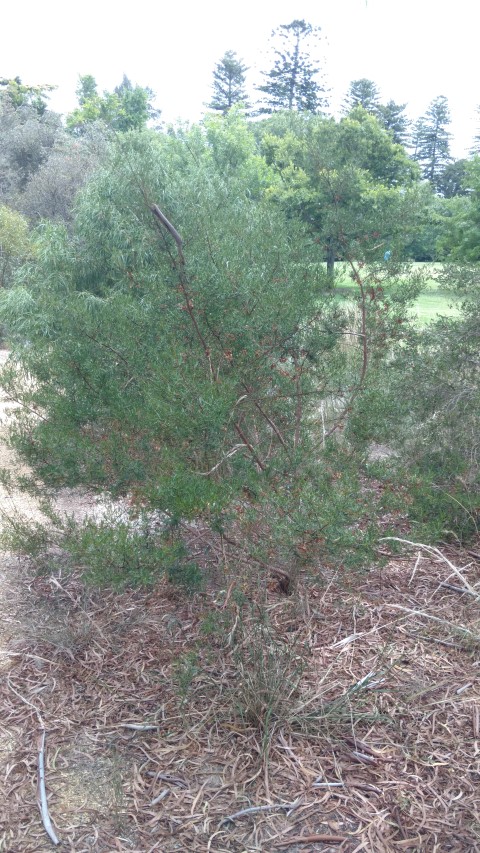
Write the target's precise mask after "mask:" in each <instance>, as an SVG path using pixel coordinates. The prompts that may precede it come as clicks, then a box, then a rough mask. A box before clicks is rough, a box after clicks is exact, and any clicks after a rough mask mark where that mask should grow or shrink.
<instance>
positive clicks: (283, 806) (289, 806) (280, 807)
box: [219, 799, 301, 826]
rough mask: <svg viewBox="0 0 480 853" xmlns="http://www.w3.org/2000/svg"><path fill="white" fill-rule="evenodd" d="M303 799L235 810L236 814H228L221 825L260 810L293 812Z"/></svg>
mask: <svg viewBox="0 0 480 853" xmlns="http://www.w3.org/2000/svg"><path fill="white" fill-rule="evenodd" d="M300 803H301V800H300V799H298V800H295V802H294V803H272V805H267V806H251V807H250V808H248V809H242V810H241V811H239V812H235V814H231V815H228V817H224V818H223V820H221V821H220V824H219V825H220V826H224V825H225V824H226V823H235V821H236V820H237V818H239V817H245V815H251V814H257V813H258V812H271V811H283V812H292V811H294V809H297V808H298V806H299V805H300Z"/></svg>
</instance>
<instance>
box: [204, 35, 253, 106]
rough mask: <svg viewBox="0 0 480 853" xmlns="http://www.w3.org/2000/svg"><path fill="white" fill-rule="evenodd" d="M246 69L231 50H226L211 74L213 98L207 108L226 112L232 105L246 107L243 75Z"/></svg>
mask: <svg viewBox="0 0 480 853" xmlns="http://www.w3.org/2000/svg"><path fill="white" fill-rule="evenodd" d="M247 71H248V68H247V66H246V65H244V63H243V62H242V61H241V60H240V59H239V58H238V57H237V54H236V53H235V51H233V50H227V52H226V53H225V54H224V55H223V57H222V58H221V60H220V62H218V63H217V65H216V66H215V70H214V72H213V85H212V89H213V97H212V100H211V101H210V103H209V104H208V106H209V107H210V109H212V110H218V111H220V112H222V113H225V112H227V110H229V109H230V108H231V107H233V105H234V104H238V103H243V104H245V105H247V94H246V91H245V74H246V72H247Z"/></svg>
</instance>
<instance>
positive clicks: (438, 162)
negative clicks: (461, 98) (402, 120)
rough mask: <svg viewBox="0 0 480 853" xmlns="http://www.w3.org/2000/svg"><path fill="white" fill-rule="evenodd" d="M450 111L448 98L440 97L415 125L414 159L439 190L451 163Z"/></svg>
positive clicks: (425, 176)
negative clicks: (444, 172) (442, 178)
mask: <svg viewBox="0 0 480 853" xmlns="http://www.w3.org/2000/svg"><path fill="white" fill-rule="evenodd" d="M449 124H450V110H449V107H448V101H447V98H446V97H445V96H444V95H440V96H439V97H438V98H435V100H433V101H432V103H431V104H430V106H429V108H428V110H427V111H426V113H425V115H424V116H422V118H420V119H419V121H418V122H417V123H416V125H415V153H414V155H413V156H414V159H415V160H417V161H418V163H419V164H420V167H421V169H422V173H423V177H424V178H427V180H429V181H430V182H431V184H432V185H433V186H434V187H435V189H438V188H439V183H440V181H441V176H442V173H443V170H444V169H445V166H447V165H448V163H449V162H450V161H451V159H452V158H451V156H450V136H451V134H450V133H449V131H448V129H447V128H448V125H449Z"/></svg>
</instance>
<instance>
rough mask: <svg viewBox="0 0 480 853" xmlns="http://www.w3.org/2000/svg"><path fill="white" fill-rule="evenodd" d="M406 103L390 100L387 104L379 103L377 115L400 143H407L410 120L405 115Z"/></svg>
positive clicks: (394, 139)
mask: <svg viewBox="0 0 480 853" xmlns="http://www.w3.org/2000/svg"><path fill="white" fill-rule="evenodd" d="M406 106H407V105H406V104H396V103H395V101H388V103H387V104H378V106H377V108H376V112H375V115H376V117H377V119H378V121H379V122H380V124H381V125H382V126H383V127H384V128H385V130H387V131H388V132H389V133H390V134H391V135H392V138H393V141H394V142H396V143H397V144H398V145H406V144H407V141H408V131H409V128H410V121H409V119H408V118H407V117H406V115H405V108H406Z"/></svg>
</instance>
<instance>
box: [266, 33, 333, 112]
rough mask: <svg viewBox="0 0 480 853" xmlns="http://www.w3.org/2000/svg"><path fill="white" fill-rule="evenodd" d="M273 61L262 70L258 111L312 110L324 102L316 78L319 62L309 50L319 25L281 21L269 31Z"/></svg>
mask: <svg viewBox="0 0 480 853" xmlns="http://www.w3.org/2000/svg"><path fill="white" fill-rule="evenodd" d="M272 39H274V40H275V41H274V44H275V45H278V47H277V46H275V47H274V50H273V53H274V57H275V58H274V64H273V68H271V69H270V71H267V72H263V76H264V77H265V83H264V84H263V86H259V87H258V89H259V91H260V92H263V94H264V99H263V103H262V105H261V106H260V109H259V112H261V113H273V112H275V111H276V110H300V111H306V112H311V113H315V112H318V110H319V108H321V107H323V106H325V105H326V98H325V88H324V86H323V84H322V83H321V82H320V81H319V79H318V74H319V71H320V65H319V63H318V62H317V61H315V60H313V59H312V58H311V55H310V50H312V49H313V47H314V46H316V44H318V41H319V39H320V27H312V25H311V24H308V23H307V22H306V21H304V20H295V21H292V22H291V23H290V24H282V25H281V26H280V27H278V29H276V30H274V31H273V32H272Z"/></svg>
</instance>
